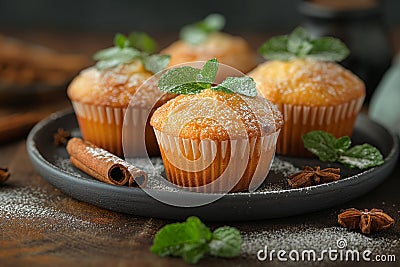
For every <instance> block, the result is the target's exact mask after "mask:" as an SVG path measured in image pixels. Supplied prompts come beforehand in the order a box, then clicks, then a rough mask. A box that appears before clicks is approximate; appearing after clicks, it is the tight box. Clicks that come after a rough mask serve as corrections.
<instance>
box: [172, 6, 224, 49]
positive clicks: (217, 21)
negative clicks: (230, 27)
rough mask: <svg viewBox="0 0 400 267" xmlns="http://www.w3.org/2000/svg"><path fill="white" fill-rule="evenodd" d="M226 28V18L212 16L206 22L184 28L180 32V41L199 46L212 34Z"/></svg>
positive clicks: (218, 15) (217, 15)
mask: <svg viewBox="0 0 400 267" xmlns="http://www.w3.org/2000/svg"><path fill="white" fill-rule="evenodd" d="M224 26H225V18H224V17H223V16H222V15H220V14H210V15H208V16H207V17H206V18H205V19H204V20H202V21H199V22H197V23H194V24H190V25H186V26H184V27H183V28H182V29H181V31H180V34H179V36H180V39H181V40H183V41H185V42H187V43H189V44H192V45H198V44H200V43H202V42H204V41H205V40H206V39H207V37H208V36H209V34H210V33H213V32H217V31H220V30H222V29H223V28H224Z"/></svg>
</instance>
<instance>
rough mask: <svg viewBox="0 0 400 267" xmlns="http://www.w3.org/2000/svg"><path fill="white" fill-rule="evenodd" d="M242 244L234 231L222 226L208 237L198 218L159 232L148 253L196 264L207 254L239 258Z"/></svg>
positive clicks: (205, 228) (204, 226) (207, 231)
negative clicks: (179, 258) (178, 258)
mask: <svg viewBox="0 0 400 267" xmlns="http://www.w3.org/2000/svg"><path fill="white" fill-rule="evenodd" d="M241 244H242V237H241V235H240V232H239V231H238V230H237V229H236V228H233V227H229V226H223V227H220V228H217V229H216V230H215V231H214V232H213V233H211V231H210V229H209V228H208V227H207V226H206V225H204V224H203V223H202V222H201V221H200V219H199V218H197V217H189V218H187V219H186V221H185V222H182V223H172V224H169V225H166V226H164V227H163V228H161V229H160V230H159V231H158V233H157V234H156V236H155V238H154V241H153V246H152V247H151V248H150V250H151V252H153V253H155V254H157V255H159V256H161V257H166V256H174V257H182V258H183V259H184V260H185V261H186V262H188V263H191V264H195V263H197V262H198V261H199V260H200V259H201V258H203V257H204V256H206V255H207V254H210V255H213V256H217V257H224V258H232V257H235V256H238V255H239V254H240V246H241Z"/></svg>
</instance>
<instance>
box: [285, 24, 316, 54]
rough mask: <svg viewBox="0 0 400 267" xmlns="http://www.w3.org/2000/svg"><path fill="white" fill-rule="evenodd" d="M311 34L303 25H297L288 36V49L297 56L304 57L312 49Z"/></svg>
mask: <svg viewBox="0 0 400 267" xmlns="http://www.w3.org/2000/svg"><path fill="white" fill-rule="evenodd" d="M309 41H310V35H309V34H308V33H307V32H306V31H305V30H304V29H303V28H301V27H297V28H296V29H295V30H294V31H293V32H292V33H291V34H290V35H289V38H288V42H287V50H288V51H289V52H290V53H292V54H294V55H296V56H297V57H304V56H305V55H307V54H308V52H310V50H311V49H312V44H311V43H310V42H309Z"/></svg>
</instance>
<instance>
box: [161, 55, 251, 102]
mask: <svg viewBox="0 0 400 267" xmlns="http://www.w3.org/2000/svg"><path fill="white" fill-rule="evenodd" d="M217 72H218V61H217V59H215V58H214V59H210V60H208V61H207V62H206V63H205V64H204V66H203V68H202V69H196V68H192V67H189V66H184V67H179V68H173V69H170V70H168V71H167V72H166V73H164V74H163V75H162V76H161V78H160V80H159V81H158V88H159V89H160V91H162V92H166V93H173V94H186V95H187V94H197V93H200V92H201V91H203V90H205V89H211V90H215V91H223V92H226V93H238V94H242V95H245V96H251V97H254V96H256V95H257V90H256V84H255V82H254V81H253V79H252V78H250V77H247V76H244V77H227V78H226V79H225V80H224V81H223V82H222V83H220V84H218V85H215V86H213V85H212V84H213V83H214V80H215V77H216V76H217Z"/></svg>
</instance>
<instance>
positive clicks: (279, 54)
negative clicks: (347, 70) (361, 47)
mask: <svg viewBox="0 0 400 267" xmlns="http://www.w3.org/2000/svg"><path fill="white" fill-rule="evenodd" d="M258 52H259V53H260V54H261V55H262V56H263V57H264V58H265V59H269V60H282V61H287V60H291V59H295V58H310V59H315V60H321V61H342V60H343V59H345V58H346V57H347V56H348V55H349V53H350V52H349V49H348V48H347V47H346V45H345V44H344V43H343V42H342V41H340V40H339V39H337V38H333V37H320V38H315V39H313V38H311V36H310V35H309V34H308V33H307V32H306V31H305V30H304V29H303V28H301V27H297V28H296V29H295V30H294V31H293V32H292V33H291V34H289V35H281V36H275V37H272V38H271V39H269V40H268V41H267V42H265V43H264V44H263V45H261V47H260V48H259V50H258Z"/></svg>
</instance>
